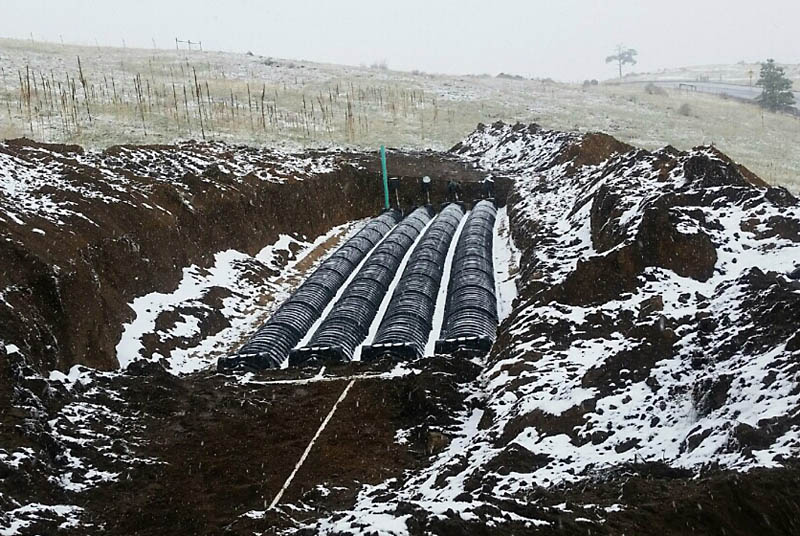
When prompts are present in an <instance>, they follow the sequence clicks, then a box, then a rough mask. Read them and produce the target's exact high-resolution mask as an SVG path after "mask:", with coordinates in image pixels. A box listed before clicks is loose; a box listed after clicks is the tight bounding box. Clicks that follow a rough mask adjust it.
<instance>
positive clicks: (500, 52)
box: [0, 0, 800, 81]
mask: <svg viewBox="0 0 800 536" xmlns="http://www.w3.org/2000/svg"><path fill="white" fill-rule="evenodd" d="M31 34H33V38H34V39H35V40H48V41H54V42H58V41H59V40H60V39H62V38H63V40H64V42H68V43H77V44H92V45H93V44H95V42H97V43H99V44H100V45H113V46H121V45H122V40H123V39H124V40H125V42H126V43H127V45H128V46H139V47H147V48H150V47H152V46H153V45H152V43H153V40H155V43H156V45H157V46H159V47H161V48H168V47H174V44H175V37H176V36H177V37H180V38H182V39H187V38H188V39H192V40H202V41H203V48H204V49H216V50H227V51H236V52H246V51H248V50H249V51H252V52H254V53H256V54H262V55H265V56H274V57H282V58H293V59H307V60H315V61H324V62H332V63H346V64H353V65H358V64H362V63H366V64H369V63H372V62H374V61H376V60H381V59H385V60H386V61H387V62H388V64H389V66H390V67H392V68H396V69H404V70H410V69H421V70H424V71H429V72H445V73H490V74H496V73H498V72H501V71H505V72H511V73H517V74H522V75H526V76H536V77H547V76H549V77H552V78H556V79H559V80H569V81H575V80H577V81H580V80H583V79H586V78H610V77H612V76H614V75H615V70H614V67H613V66H611V65H606V63H605V61H604V59H605V57H606V56H607V55H609V54H610V53H611V52H612V51H613V48H614V46H615V45H616V44H618V43H624V44H626V45H628V46H630V47H633V48H636V49H637V50H638V51H639V64H638V65H637V66H636V67H635V70H637V71H652V70H657V69H660V68H663V67H677V66H683V65H697V64H708V63H735V62H737V61H739V60H747V61H760V60H763V59H764V58H766V57H774V58H775V59H776V60H777V61H778V62H784V63H800V0H759V1H752V0H749V1H742V0H727V1H718V0H658V1H653V0H607V1H599V0H551V1H544V0H529V1H524V0H480V1H479V0H458V1H456V0H395V1H380V0H378V1H374V0H371V1H368V0H340V1H321V0H320V1H309V0H270V1H266V0H265V1H256V0H216V1H206V0H191V1H189V0H160V1H155V0H126V1H118V0H102V1H96V0H0V36H3V37H18V38H30V35H31Z"/></svg>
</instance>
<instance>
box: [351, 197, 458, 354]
mask: <svg viewBox="0 0 800 536" xmlns="http://www.w3.org/2000/svg"><path fill="white" fill-rule="evenodd" d="M463 216H464V211H463V209H462V208H461V207H460V206H459V205H456V204H450V205H448V206H447V207H445V208H444V209H443V210H442V211H441V212H440V213H439V215H438V216H436V219H435V220H434V221H433V223H432V224H431V225H430V227H428V230H427V231H425V235H424V236H423V237H422V238H421V239H420V241H419V242H418V243H417V246H416V247H415V248H414V251H412V252H411V256H410V257H409V260H408V264H407V265H406V268H405V270H404V271H403V275H402V277H401V278H400V282H399V283H398V284H397V287H396V289H395V291H394V294H393V295H392V299H391V301H390V302H389V306H388V307H387V309H386V314H385V315H384V317H383V320H381V325H380V327H379V328H378V332H377V334H376V335H375V339H374V341H373V342H372V344H371V345H370V346H365V347H364V348H363V349H362V351H361V359H362V361H368V360H371V359H376V358H378V357H382V356H385V355H390V356H392V357H395V358H399V359H416V358H419V357H422V355H423V353H424V352H425V345H426V344H427V342H428V338H429V337H430V334H431V329H432V327H433V312H434V309H435V308H436V299H437V297H438V295H439V286H440V284H441V281H442V275H443V271H444V262H445V258H446V257H447V252H448V250H449V249H450V243H451V241H452V240H453V235H454V234H455V232H456V229H457V228H458V224H459V222H460V221H461V218H462V217H463Z"/></svg>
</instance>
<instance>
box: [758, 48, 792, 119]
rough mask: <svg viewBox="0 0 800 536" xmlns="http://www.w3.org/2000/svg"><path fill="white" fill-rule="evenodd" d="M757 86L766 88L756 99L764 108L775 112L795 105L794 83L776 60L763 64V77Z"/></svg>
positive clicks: (759, 78)
mask: <svg viewBox="0 0 800 536" xmlns="http://www.w3.org/2000/svg"><path fill="white" fill-rule="evenodd" d="M756 85H757V86H761V87H763V88H764V89H763V90H762V92H761V95H759V96H758V97H757V98H756V100H757V101H758V103H759V104H761V106H763V107H764V108H767V109H769V110H773V111H775V110H781V109H785V108H788V107H790V106H792V105H793V104H794V94H793V93H792V81H791V80H789V79H788V78H786V74H785V73H784V70H783V67H778V66H777V65H776V64H775V60H773V59H768V60H767V61H766V62H765V63H762V64H761V75H760V76H759V77H758V82H756Z"/></svg>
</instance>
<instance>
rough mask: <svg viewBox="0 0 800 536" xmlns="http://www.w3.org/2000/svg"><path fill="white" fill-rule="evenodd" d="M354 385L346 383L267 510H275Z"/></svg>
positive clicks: (353, 381) (354, 380) (351, 382)
mask: <svg viewBox="0 0 800 536" xmlns="http://www.w3.org/2000/svg"><path fill="white" fill-rule="evenodd" d="M354 383H356V378H353V379H352V380H350V383H348V384H347V387H345V388H344V391H342V394H341V395H339V400H337V401H336V403H335V404H334V405H333V407H332V408H331V410H330V411H329V412H328V416H327V417H325V420H324V421H322V424H320V425H319V429H317V433H316V434H314V437H313V438H311V442H310V443H309V444H308V446H307V447H306V450H305V452H303V455H302V456H300V461H298V462H297V465H295V466H294V470H293V471H292V474H290V475H289V478H287V479H286V482H284V483H283V487H282V488H281V489H280V491H279V492H278V494H277V495H275V498H274V499H272V502H271V503H270V505H269V508H268V510H272V509H273V508H275V505H277V504H278V501H280V500H281V497H283V493H284V492H285V491H286V489H287V488H288V487H289V485H290V484H291V483H292V480H293V479H294V477H295V475H296V474H297V471H299V470H300V468H301V467H302V466H303V463H305V461H306V458H308V453H309V452H311V448H312V447H313V446H314V443H315V442H316V441H317V438H318V437H319V435H320V434H321V433H322V431H323V430H324V429H325V427H326V426H327V425H328V421H330V420H331V417H333V414H334V413H336V408H337V407H338V406H339V404H340V403H341V402H342V400H344V398H345V397H346V396H347V393H348V392H349V391H350V388H351V387H352V386H353V384H354Z"/></svg>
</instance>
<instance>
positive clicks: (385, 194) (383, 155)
mask: <svg viewBox="0 0 800 536" xmlns="http://www.w3.org/2000/svg"><path fill="white" fill-rule="evenodd" d="M381 171H382V172H383V206H384V208H386V209H388V208H389V174H388V173H387V172H386V147H384V146H383V145H381Z"/></svg>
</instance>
